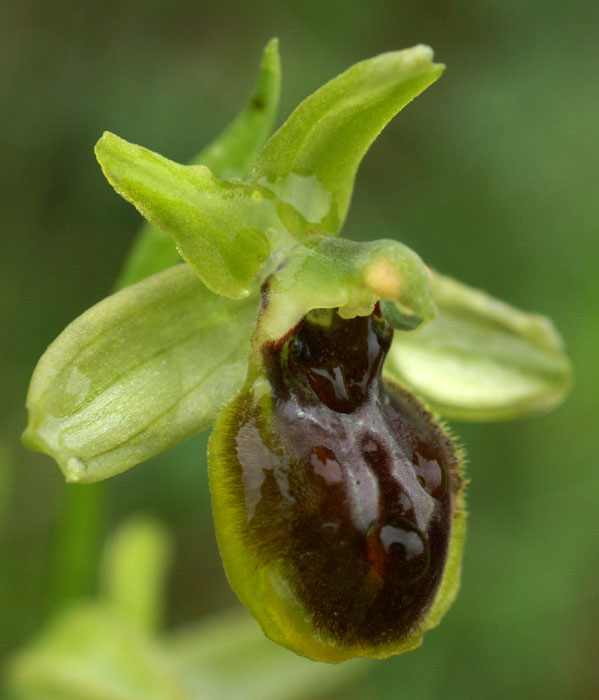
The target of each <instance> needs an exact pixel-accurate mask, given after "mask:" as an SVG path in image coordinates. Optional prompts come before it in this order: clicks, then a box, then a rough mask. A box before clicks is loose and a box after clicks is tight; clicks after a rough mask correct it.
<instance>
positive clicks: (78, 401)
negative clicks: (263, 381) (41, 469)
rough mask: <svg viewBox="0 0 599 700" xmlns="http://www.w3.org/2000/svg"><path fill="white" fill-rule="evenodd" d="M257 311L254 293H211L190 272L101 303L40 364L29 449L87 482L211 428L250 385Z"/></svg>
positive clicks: (30, 404) (164, 276)
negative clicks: (234, 296)
mask: <svg viewBox="0 0 599 700" xmlns="http://www.w3.org/2000/svg"><path fill="white" fill-rule="evenodd" d="M257 308H258V296H257V295H255V296H252V297H250V298H248V299H247V300H245V301H244V302H232V301H230V300H228V299H225V298H223V297H220V296H217V295H215V294H212V293H211V292H209V291H208V290H207V289H206V288H205V287H204V285H202V283H201V282H200V281H199V280H198V279H197V277H196V276H195V274H194V273H193V271H192V270H191V269H190V268H189V267H188V266H187V265H177V266H175V267H173V268H171V269H169V270H165V271H164V272H161V273H158V274H157V275H154V276H152V277H150V278H148V279H147V280H143V281H142V282H139V283H138V284H136V285H133V286H131V287H127V288H126V289H124V290H122V291H120V292H118V293H117V294H114V295H113V296H111V297H108V298H107V299H105V300H104V301H101V302H100V303H99V304H97V305H96V306H94V307H92V308H91V309H89V310H88V311H86V312H85V313H84V314H83V315H82V316H80V317H79V318H78V319H76V320H75V321H74V322H73V323H71V324H70V325H69V326H68V327H67V328H66V329H65V330H64V331H63V333H62V334H61V335H60V336H59V337H58V338H57V339H56V340H55V341H54V343H52V345H50V347H49V348H48V350H47V351H46V353H45V354H44V355H43V356H42V358H41V360H40V361H39V363H38V365H37V367H36V369H35V372H34V374H33V378H32V381H31V386H30V388H29V394H28V397H27V408H28V411H29V426H28V428H27V430H26V431H25V435H24V441H25V444H26V445H27V446H28V447H30V448H32V449H37V450H39V451H42V452H46V453H48V454H50V455H51V456H52V457H54V459H55V460H56V461H57V462H58V464H59V465H60V467H61V469H62V470H63V472H64V474H65V476H66V478H67V480H68V481H71V482H81V483H86V482H92V481H99V480H101V479H105V478H107V477H109V476H112V475H114V474H118V473H119V472H122V471H124V470H125V469H128V468H129V467H132V466H134V465H135V464H138V463H139V462H142V461H144V460H146V459H148V458H149V457H152V456H153V455H155V454H157V453H159V452H162V451H163V450H165V449H166V448H167V447H170V446H171V445H174V444H175V443H177V442H180V441H181V440H183V439H184V438H186V437H188V436H190V435H193V434H194V433H196V432H198V431H199V430H203V429H205V428H207V427H208V426H209V425H210V424H211V423H212V421H213V419H214V417H215V416H216V414H217V412H218V410H219V408H220V406H221V405H222V404H223V403H224V402H225V401H226V400H227V399H228V398H229V397H230V395H231V394H232V393H234V392H235V391H236V390H237V389H238V387H239V386H240V385H241V384H242V383H243V380H244V378H245V374H246V369H247V356H248V350H249V338H250V334H251V330H252V326H253V323H254V320H255V317H256V314H257Z"/></svg>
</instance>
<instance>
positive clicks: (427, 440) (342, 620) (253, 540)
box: [235, 309, 458, 645]
mask: <svg viewBox="0 0 599 700" xmlns="http://www.w3.org/2000/svg"><path fill="white" fill-rule="evenodd" d="M391 339H392V330H391V328H390V327H389V326H388V325H387V323H386V322H385V321H384V320H383V318H382V317H381V316H380V314H379V313H378V309H377V311H375V313H374V314H372V315H371V316H369V317H357V318H354V319H349V320H347V319H342V318H341V317H340V316H339V315H338V314H337V313H336V311H334V310H330V311H324V310H320V311H316V312H312V314H310V315H309V316H308V317H306V318H305V319H304V320H303V321H302V323H301V324H300V325H299V326H298V327H297V328H296V329H295V330H294V332H293V333H291V334H290V335H289V336H288V337H286V338H285V340H284V341H281V342H279V343H272V344H270V345H268V346H266V347H265V348H264V363H265V368H266V373H267V377H268V380H269V382H270V385H271V387H272V393H271V401H272V412H271V414H270V415H265V411H264V410H263V407H259V406H258V404H256V403H254V404H253V405H252V406H248V407H247V410H245V411H242V412H241V415H240V423H239V426H238V429H237V433H236V438H235V440H236V449H237V462H238V465H239V467H240V470H241V472H240V476H241V483H242V484H243V493H244V497H245V502H246V509H247V516H248V528H247V534H246V539H247V542H246V545H247V546H249V547H251V548H252V549H253V550H254V551H255V556H256V557H257V559H258V560H259V561H262V562H264V563H273V562H276V563H277V565H278V566H279V567H280V569H281V570H282V571H283V574H284V577H285V579H286V581H287V582H288V584H289V586H290V587H291V589H292V590H293V591H294V593H295V594H296V596H297V597H298V598H299V600H300V601H301V603H302V604H303V606H304V607H305V609H306V612H307V613H308V614H309V615H310V616H311V618H312V619H313V621H314V624H315V625H316V627H317V628H318V629H319V630H321V631H322V632H324V633H326V634H328V635H330V636H331V637H332V638H333V639H335V640H337V641H339V642H341V643H344V644H348V645H349V644H351V645H360V644H364V645H373V644H385V643H390V642H394V641H398V640H401V639H402V638H403V637H405V636H407V635H408V634H409V633H410V631H411V630H412V629H413V628H414V627H415V625H417V623H418V622H419V621H420V620H421V618H422V617H423V615H424V614H425V613H426V611H427V610H428V608H429V606H430V604H431V602H432V600H433V598H434V595H435V593H436V590H437V587H438V585H439V583H440V579H441V575H442V572H443V568H444V564H445V560H446V555H447V548H448V538H449V534H450V525H451V508H452V493H454V492H455V491H456V490H457V483H455V482H456V481H457V478H458V477H457V475H456V471H455V470H456V464H457V459H456V454H455V448H454V446H453V444H452V443H451V441H450V440H449V439H448V438H447V437H446V436H445V435H444V434H443V433H442V432H441V430H440V429H439V428H438V427H437V426H436V424H435V423H434V421H433V420H432V418H431V416H430V415H429V414H428V413H427V412H426V411H425V410H424V409H423V408H422V407H421V405H420V404H419V403H418V402H417V401H416V400H415V399H414V398H413V397H412V396H411V395H410V394H408V393H407V392H405V391H403V390H401V389H399V388H396V387H393V388H390V387H387V386H386V385H385V383H384V382H383V380H382V378H381V368H382V364H383V361H384V358H385V355H386V354H387V351H388V350H389V346H390V343H391Z"/></svg>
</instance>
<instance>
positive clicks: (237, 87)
mask: <svg viewBox="0 0 599 700" xmlns="http://www.w3.org/2000/svg"><path fill="white" fill-rule="evenodd" d="M1 14H2V19H1V21H0V45H1V46H2V54H3V60H2V66H1V67H0V71H1V72H2V75H1V76H0V103H1V104H2V110H1V113H0V146H1V153H2V160H3V163H2V168H1V175H0V177H1V178H2V184H1V190H0V197H1V202H0V203H1V212H2V216H1V223H0V227H1V229H0V230H1V232H2V233H1V236H2V238H1V240H2V255H1V256H0V320H1V323H2V335H1V338H2V341H1V356H0V357H1V374H0V382H1V385H0V391H1V394H0V395H1V396H2V397H3V401H2V403H1V405H0V411H1V412H2V418H1V422H0V543H1V549H0V657H3V656H4V655H5V654H9V653H10V652H12V651H13V650H15V649H18V648H20V647H22V646H23V645H25V644H27V641H28V639H30V638H31V636H32V635H34V634H35V633H36V631H37V630H39V629H40V627H41V626H42V625H43V622H44V620H45V618H46V617H47V615H48V614H49V611H50V610H51V608H52V605H53V601H54V599H55V598H56V597H57V593H56V591H57V590H61V589H64V588H65V587H66V588H68V587H69V585H71V584H70V583H69V581H68V580H67V581H64V580H60V566H58V567H57V566H56V562H54V563H52V551H56V546H57V544H56V543H57V538H58V537H59V536H60V537H63V536H64V533H63V534H62V535H59V534H57V533H58V531H59V529H60V518H59V513H60V512H61V502H62V501H63V499H64V492H65V489H66V488H67V487H65V486H64V485H63V481H62V478H61V475H60V473H59V470H58V468H57V467H56V466H55V465H54V464H53V463H52V462H51V461H50V459H49V458H48V457H46V456H43V455H37V454H33V453H29V452H27V451H26V450H25V449H24V448H22V447H21V446H20V443H19V434H20V432H21V430H22V429H23V428H24V426H25V423H26V415H25V409H24V401H25V393H26V390H27V385H28V381H29V378H30V375H31V372H32V370H33V367H34V366H35V363H36V361H37V359H38V357H39V356H40V355H41V354H42V352H43V351H44V349H45V347H46V345H47V344H48V343H49V342H50V341H51V340H53V339H54V337H55V336H56V335H57V334H58V333H59V332H60V331H61V330H62V329H63V328H64V326H65V325H66V324H67V323H68V322H69V321H71V320H72V319H73V318H75V317H76V316H77V315H79V314H80V313H81V312H82V311H84V310H85V309H86V308H88V307H89V306H90V305H92V304H93V303H95V302H96V301H98V300H100V299H101V298H102V297H103V296H105V295H106V294H107V293H108V292H109V291H110V289H111V286H112V284H113V281H114V280H115V278H116V276H117V273H118V271H119V269H120V265H121V262H122V260H123V258H124V256H125V254H126V252H127V250H128V247H129V245H130V243H131V241H132V238H133V235H134V233H135V231H136V228H137V226H138V225H139V223H140V221H139V218H138V215H137V214H136V212H135V211H134V210H133V208H132V207H130V206H128V205H127V204H125V203H124V202H123V201H122V200H121V199H120V198H119V197H117V196H116V195H115V194H114V193H113V191H112V190H111V188H110V187H109V186H108V184H107V183H106V181H105V180H104V178H103V177H102V174H101V172H100V169H99V167H98V166H97V164H96V162H95V159H94V156H93V145H94V143H95V141H96V140H97V139H98V137H99V136H100V135H101V133H102V131H103V130H105V129H108V130H110V131H113V132H115V133H117V134H119V135H120V136H122V137H124V138H126V139H128V140H130V141H133V142H136V143H140V144H143V145H145V146H147V147H149V148H151V149H153V150H156V151H159V152H160V153H163V154H164V155H166V156H169V157H171V158H173V159H174V160H179V161H183V162H184V161H186V160H188V159H189V158H190V157H191V156H192V155H194V154H195V153H196V152H197V151H198V150H199V148H200V147H201V146H202V145H204V144H205V143H206V142H208V141H209V140H210V139H211V138H212V137H213V136H215V135H216V134H217V133H218V132H219V130H220V129H221V128H222V127H223V126H224V125H225V124H226V123H228V121H229V120H230V119H231V118H232V117H233V116H234V115H235V114H236V113H237V111H238V110H239V109H240V108H241V107H242V105H243V103H244V101H245V99H246V97H247V95H248V94H249V91H250V89H251V86H252V84H253V81H254V78H255V75H256V70H257V66H258V62H259V59H260V53H261V49H262V47H263V45H264V44H265V42H266V40H267V39H269V38H270V37H271V36H278V37H279V38H280V41H281V53H282V60H283V95H282V108H281V111H280V119H279V123H280V121H281V120H282V119H283V118H284V117H285V116H286V115H287V114H289V112H290V111H291V109H292V108H293V107H294V106H295V105H296V104H297V103H298V102H299V101H300V100H301V99H302V98H304V97H305V96H307V95H308V94H309V93H310V92H311V91H313V90H314V89H316V88H317V87H319V86H320V85H321V84H322V83H323V82H324V81H326V80H328V79H329V78H330V77H332V76H334V75H336V74H337V73H339V72H341V71H342V70H344V69H345V68H346V67H348V66H349V65H350V64H351V63H353V62H355V61H357V60H360V59H363V58H366V57H369V56H371V55H374V54H377V53H381V52H383V51H386V50H391V49H397V48H404V47H407V46H411V45H413V44H415V43H418V42H424V43H428V44H430V45H431V46H433V48H434V49H435V52H436V58H437V59H438V60H439V61H441V62H444V63H446V64H447V71H446V73H445V75H444V76H443V77H442V79H441V80H440V81H439V82H438V83H437V84H435V85H434V86H433V87H432V88H431V89H430V90H429V91H427V92H426V93H425V94H424V95H423V96H422V97H420V98H418V99H417V100H416V102H414V103H413V104H412V105H410V106H409V107H408V108H407V109H406V110H405V112H402V113H401V114H400V115H399V117H397V118H396V120H395V121H394V122H392V124H391V125H390V126H389V127H388V128H387V129H386V131H385V132H384V134H383V135H382V136H381V137H380V139H379V141H377V143H376V144H375V145H374V147H373V148H372V151H371V152H370V153H369V155H368V156H367V157H366V159H365V161H364V163H363V165H362V167H361V169H360V173H359V176H358V180H357V187H356V192H355V195H354V200H353V204H352V208H351V211H350V215H349V218H348V221H347V224H346V227H345V231H344V233H345V235H346V236H348V237H350V238H356V239H368V238H382V237H388V238H391V237H397V238H399V239H401V240H402V241H403V242H405V243H406V244H408V245H409V246H411V247H413V248H415V249H416V250H417V251H418V252H419V253H420V254H421V256H422V257H423V258H424V260H425V261H426V262H427V263H429V264H431V265H433V266H434V267H436V268H438V269H440V270H442V271H444V272H447V273H448V274H451V275H453V276H455V277H458V278H460V279H462V280H464V281H466V282H468V283H470V284H472V285H475V286H480V287H484V288H486V289H487V290H488V291H490V292H491V293H493V294H495V295H497V296H500V297H502V298H504V299H506V300H507V301H509V302H511V303H513V304H515V305H517V306H520V307H523V308H525V309H528V310H531V311H537V312H541V313H545V314H547V315H549V316H551V317H552V318H553V319H554V320H555V322H556V324H557V326H558V328H559V329H560V331H561V332H562V334H563V336H564V337H565V340H566V343H567V346H568V349H569V352H570V355H571V357H572V360H573V364H574V368H575V386H574V390H573V392H572V394H571V396H570V397H569V399H568V400H567V402H566V403H565V405H564V406H563V407H561V408H560V409H558V410H557V411H555V412H553V413H552V414H550V415H548V416H543V417H540V418H535V419H533V420H528V421H523V422H513V423H505V424H492V425H474V424H473V425H467V424H457V423H456V424H455V426H454V428H455V431H456V433H457V434H458V435H459V436H460V438H461V440H462V442H463V443H464V444H465V446H466V447H467V452H468V456H469V467H468V473H469V478H470V480H471V483H470V486H469V511H470V521H469V537H468V542H467V549H466V556H465V565H464V577H463V586H462V591H461V594H460V596H459V598H458V600H457V602H456V604H455V605H454V607H453V609H452V610H451V611H450V613H449V614H448V616H447V618H446V619H445V621H444V622H443V624H442V625H441V626H440V627H439V628H438V629H437V630H435V631H433V632H430V633H428V634H427V636H426V638H425V642H424V645H423V646H422V647H421V648H420V649H419V650H417V651H415V652H412V653H410V654H407V655H405V656H402V657H398V658H394V659H391V660H389V661H385V662H379V663H373V664H372V665H370V666H369V667H368V669H366V671H365V673H364V674H363V675H362V676H361V680H360V681H356V682H355V683H354V691H353V692H354V696H352V697H356V698H364V699H367V700H391V699H392V698H393V699H395V698H401V699H403V698H405V699H409V700H437V699H439V700H441V699H442V700H452V699H454V698H455V699H456V700H458V699H459V700H469V699H470V698H472V699H474V698H477V699H478V698H481V697H482V698H493V699H498V700H500V699H503V698H505V699H506V700H507V699H509V700H512V699H513V698H545V699H552V698H555V699H556V700H557V699H560V700H563V699H564V698H567V699H569V698H576V699H577V700H581V699H582V700H584V699H586V698H589V699H590V698H596V697H598V696H599V675H598V674H599V671H598V668H599V667H598V665H597V654H598V652H599V648H598V644H597V628H598V624H599V620H598V619H597V609H598V607H599V598H598V594H597V591H598V589H599V587H598V585H597V583H598V577H599V576H598V575H599V553H598V546H597V541H598V536H597V532H598V517H597V516H598V509H597V507H596V503H597V499H598V497H599V489H598V486H599V474H598V470H597V466H596V461H595V460H596V459H597V452H598V451H597V447H598V445H599V440H598V437H597V436H598V433H599V431H598V430H597V427H596V414H597V410H598V409H599V403H598V401H597V393H598V391H597V389H598V388H599V363H598V362H597V359H596V357H597V346H598V341H599V337H598V336H599V333H598V323H597V321H598V320H599V313H598V309H599V289H598V283H597V277H598V274H597V273H598V272H599V269H598V268H599V235H598V234H599V230H598V228H599V223H598V222H599V191H598V190H599V187H598V185H599V128H598V126H599V90H598V82H597V75H598V73H599V55H598V53H597V36H599V5H598V4H597V3H594V2H583V1H582V0H579V1H576V2H568V3H564V2H560V1H559V0H545V1H543V2H541V1H540V0H528V2H522V0H501V1H500V0H492V1H490V2H483V3H481V2H475V1H474V0H450V1H448V2H434V1H432V0H428V1H420V2H417V1H415V0H414V1H408V0H399V1H397V2H390V1H385V0H369V2H364V3H348V2H347V0H345V1H342V0H332V1H329V2H323V1H322V0H318V1H316V0H303V1H302V2H281V3H273V2H266V0H253V1H252V2H242V1H241V0H235V1H233V2H228V3H224V2H222V0H221V1H219V2H216V1H207V2H200V1H197V0H196V1H192V0H170V1H167V0H130V1H127V0H123V1H121V2H113V1H111V0H104V1H103V2H95V1H90V2H65V1H60V0H54V1H53V2H51V1H49V0H48V1H45V2H44V1H42V0H21V2H20V3H18V4H17V3H16V2H15V3H6V4H4V5H3V8H2V11H1ZM205 442H206V436H204V435H201V436H197V437H196V438H194V439H192V440H189V441H188V442H186V443H184V444H182V445H180V446H178V447H176V448H174V449H172V450H170V451H169V452H167V453H165V454H163V455H161V456H159V457H157V458H155V459H153V460H151V461H150V462H148V463H147V464H144V465H143V466H140V467H137V468H135V469H133V470H131V471H129V472H127V473H125V474H123V475H121V476H119V477H116V478H114V479H112V480H111V481H110V482H108V483H107V504H106V509H107V517H106V524H105V528H106V530H107V531H110V530H111V529H112V528H114V526H115V525H116V524H117V523H119V522H121V521H122V520H123V519H124V518H125V517H126V516H127V515H129V514H132V513H137V512H143V513H147V514H150V515H153V516H156V517H157V518H159V519H160V520H161V521H162V522H164V523H165V524H166V525H167V526H168V527H169V529H170V530H171V532H172V534H173V537H174V541H175V547H176V549H175V560H174V565H173V572H172V575H171V578H170V581H169V589H168V590H169V600H168V612H167V623H168V626H169V627H173V626H177V625H180V624H182V623H185V622H188V621H190V620H196V619H199V618H201V617H202V616H204V615H208V614H210V613H214V612H216V611H219V610H224V609H227V608H229V607H231V606H235V605H236V600H235V598H234V595H233V594H232V593H231V591H230V589H229V588H228V586H227V584H226V581H225V578H224V574H223V572H222V567H221V564H220V561H219V558H218V553H217V548H216V542H215V539H214V533H213V529H212V525H211V517H210V508H209V500H208V492H207V480H206V469H205V457H204V453H205ZM68 488H70V489H76V488H86V487H77V486H71V487H68ZM99 522H101V521H99ZM102 527H103V528H104V525H102ZM70 534H71V536H72V546H73V548H75V549H76V548H77V547H81V548H82V550H83V551H85V549H86V541H87V540H86V537H87V535H86V533H85V532H75V533H70ZM78 537H79V541H78V540H77V538H78ZM90 541H92V540H90ZM53 548H54V549H53ZM57 571H58V572H59V575H57V573H56V572H57ZM93 578H94V572H93V571H90V572H89V580H90V581H91V580H93ZM84 584H85V582H83V584H82V585H84ZM234 672H235V671H234V668H233V669H231V673H234ZM330 673H331V674H336V673H343V667H333V668H331V669H330ZM271 682H273V683H276V678H275V679H271ZM344 697H350V696H349V694H348V693H345V694H344Z"/></svg>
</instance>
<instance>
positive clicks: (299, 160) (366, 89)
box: [253, 45, 444, 236]
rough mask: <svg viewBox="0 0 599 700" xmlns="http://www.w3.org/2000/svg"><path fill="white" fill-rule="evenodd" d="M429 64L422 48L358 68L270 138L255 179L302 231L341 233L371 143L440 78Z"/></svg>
mask: <svg viewBox="0 0 599 700" xmlns="http://www.w3.org/2000/svg"><path fill="white" fill-rule="evenodd" d="M432 58H433V52H432V50H431V49H430V48H429V47H428V46H422V45H419V46H414V47H413V48H411V49H406V50H404V51H394V52H390V53H385V54H381V55H380V56H376V57H375V58H371V59H369V60H366V61H362V62H361V63H357V64H355V65H354V66H352V67H351V68H349V69H348V70H347V71H345V72H344V73H342V74H341V75H339V76H338V77H337V78H335V79H334V80H331V81H330V82H329V83H327V84H326V85H324V86H323V87H321V88H320V89H319V90H317V91H316V92H315V93H314V94H313V95H311V96H310V97H308V98H307V99H306V100H304V101H303V102H302V103H301V104H300V105H299V107H297V108H296V109H295V111H294V112H293V114H292V115H291V116H290V117H289V119H288V120H287V121H286V122H285V124H283V126H282V127H281V128H280V129H279V130H278V131H277V132H276V133H275V134H274V135H273V136H272V137H271V138H270V140H269V141H268V143H267V144H266V146H265V147H264V150H263V151H262V154H261V155H260V157H259V159H258V162H257V164H256V168H255V170H254V173H253V177H254V179H255V180H256V181H257V182H259V183H260V184H263V185H265V186H266V187H269V188H270V189H272V190H273V191H274V192H275V193H276V194H277V196H278V197H279V198H280V199H282V200H283V201H286V202H288V203H289V204H290V205H292V206H293V207H294V208H295V209H296V210H297V211H298V212H299V213H300V215H301V218H300V219H298V220H297V221H296V222H295V226H296V228H297V229H299V230H305V229H310V230H312V231H317V232H320V233H327V234H336V233H337V232H338V231H339V229H340V228H341V226H342V225H343V221H344V220H345V215H346V213H347V208H348V206H349V201H350V197H351V192H352V188H353V182H354V177H355V174H356V170H357V168H358V165H359V164H360V161H361V160H362V158H363V156H364V154H365V153H366V151H367V150H368V148H369V147H370V145H371V143H372V142H373V141H374V139H375V138H376V137H377V136H378V135H379V133H380V132H381V130H382V129H383V127H384V126H385V125H386V124H387V123H388V122H389V121H390V120H391V119H392V118H393V117H394V116H395V115H396V114H397V113H398V112H399V111H400V110H401V109H402V108H403V107H405V105H406V104H408V102H410V101H411V100H413V99H414V97H416V96H417V95H419V94H420V93H421V92H422V91H423V90H424V89H425V88H427V87H428V86H429V85H430V84H431V83H433V82H434V81H435V80H436V79H437V78H438V77H439V76H440V75H441V73H442V72H443V68H444V67H443V66H442V65H438V64H434V63H433V62H432ZM295 234H296V236H297V235H298V231H297V230H296V231H295Z"/></svg>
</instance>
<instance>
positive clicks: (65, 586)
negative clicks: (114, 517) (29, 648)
mask: <svg viewBox="0 0 599 700" xmlns="http://www.w3.org/2000/svg"><path fill="white" fill-rule="evenodd" d="M105 505H106V484H105V483H98V484H65V485H64V487H63V491H62V502H61V504H60V507H59V513H58V520H57V523H56V526H55V530H54V533H53V541H52V546H51V550H50V584H49V585H50V587H49V590H48V595H47V599H46V610H47V613H48V614H49V615H52V614H53V613H55V612H57V611H58V610H59V609H62V608H63V607H64V606H65V605H66V604H68V603H69V602H70V601H72V600H74V599H77V598H82V597H85V596H88V595H90V594H91V593H92V591H93V589H94V584H95V581H96V574H97V566H98V559H99V554H100V549H101V545H102V540H103V536H104V530H105V525H106V514H105V513H106V507H105Z"/></svg>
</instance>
